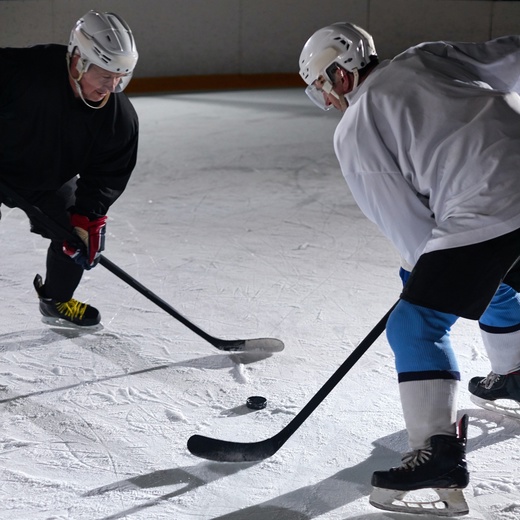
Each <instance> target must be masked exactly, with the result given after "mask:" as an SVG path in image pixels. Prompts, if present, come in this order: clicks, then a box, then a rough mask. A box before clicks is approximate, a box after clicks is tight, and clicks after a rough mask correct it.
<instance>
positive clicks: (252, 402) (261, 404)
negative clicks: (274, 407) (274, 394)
mask: <svg viewBox="0 0 520 520" xmlns="http://www.w3.org/2000/svg"><path fill="white" fill-rule="evenodd" d="M246 406H247V407H248V408H251V410H261V409H262V408H265V407H266V406H267V399H266V398H265V397H262V396H260V395H253V396H251V397H248V398H247V401H246Z"/></svg>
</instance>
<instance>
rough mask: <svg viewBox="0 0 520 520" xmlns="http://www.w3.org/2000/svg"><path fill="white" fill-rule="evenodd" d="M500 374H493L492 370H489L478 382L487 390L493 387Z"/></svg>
mask: <svg viewBox="0 0 520 520" xmlns="http://www.w3.org/2000/svg"><path fill="white" fill-rule="evenodd" d="M501 377H502V376H501V375H499V374H495V373H494V372H490V373H489V374H488V375H487V376H486V377H485V378H484V379H482V381H481V382H480V384H481V385H482V386H483V387H484V388H485V389H486V390H489V389H490V388H492V387H493V385H494V384H495V383H496V382H497V381H498V380H499V379H500V378H501Z"/></svg>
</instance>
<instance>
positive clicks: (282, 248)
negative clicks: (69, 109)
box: [0, 89, 520, 520]
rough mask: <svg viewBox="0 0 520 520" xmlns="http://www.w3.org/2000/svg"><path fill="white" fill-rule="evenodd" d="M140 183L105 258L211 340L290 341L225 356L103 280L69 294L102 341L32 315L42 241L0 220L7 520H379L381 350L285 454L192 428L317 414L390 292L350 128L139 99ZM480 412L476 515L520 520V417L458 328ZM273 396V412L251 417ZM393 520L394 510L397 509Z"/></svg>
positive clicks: (298, 117) (124, 205)
mask: <svg viewBox="0 0 520 520" xmlns="http://www.w3.org/2000/svg"><path fill="white" fill-rule="evenodd" d="M133 102H134V104H135V106H136V108H137V110H138V112H139V115H140V120H141V132H142V133H141V142H140V156H139V162H138V165H137V168H136V171H135V173H134V175H133V178H132V180H131V182H130V184H129V186H128V189H127V191H126V192H125V194H124V195H123V196H122V197H121V199H120V200H119V201H118V202H117V203H116V204H115V205H114V206H113V208H112V210H111V211H110V215H109V223H108V236H107V249H106V251H105V253H106V257H107V258H109V259H110V260H111V261H112V262H114V263H116V264H117V265H118V266H119V267H120V268H122V269H123V270H125V271H126V272H128V273H129V274H130V275H131V276H132V277H134V278H135V279H137V280H139V281H140V282H141V283H142V284H144V285H145V286H146V287H147V288H149V289H150V290H151V291H153V292H154V293H155V294H157V295H159V296H160V297H161V298H163V299H164V300H165V301H166V302H168V303H169V304H170V305H171V306H172V307H173V308H175V309H176V310H177V311H179V312H181V313H182V314H183V315H184V316H186V317H188V318H189V319H190V320H191V321H192V322H193V323H195V324H197V326H199V327H200V328H201V329H203V330H205V331H207V332H208V333H210V334H212V335H214V336H216V337H219V338H224V339H243V338H262V337H270V338H279V339H280V340H282V341H283V342H284V343H285V349H284V350H283V351H281V352H276V353H272V354H269V353H262V352H257V353H256V354H253V353H245V354H244V353H225V352H221V351H219V350H217V349H216V348H214V347H213V346H212V345H210V344H209V343H208V342H206V341H205V340H204V339H202V338H201V337H199V336H198V335H196V334H194V333H193V332H192V331H191V330H189V329H188V328H186V327H185V326H184V325H182V324H181V323H180V322H179V321H177V320H176V319H174V318H173V317H172V316H170V315H168V314H167V313H166V312H164V311H163V310H162V309H160V308H159V307H158V306H157V305H155V304H154V303H152V302H151V301H149V300H148V299H147V298H145V297H143V295H142V294H139V293H138V292H137V291H136V290H134V289H132V288H131V287H129V286H128V285H127V284H125V283H124V282H122V281H121V280H119V279H118V278H117V277H115V276H114V275H113V274H112V273H110V272H109V271H108V270H106V269H105V268H104V267H102V266H99V267H97V268H96V269H94V270H92V271H90V272H88V273H87V274H86V275H85V277H84V280H83V282H82V284H81V285H80V288H79V289H78V291H77V293H76V297H77V298H78V299H82V300H87V301H89V302H91V303H93V304H95V305H96V306H97V307H98V308H99V309H100V311H101V313H102V315H103V326H104V328H103V329H102V330H100V331H98V332H95V333H92V334H87V333H81V334H79V333H71V332H70V331H66V330H60V329H57V328H49V327H48V326H47V325H44V324H43V323H41V321H40V316H39V313H38V308H37V300H36V296H35V294H34V290H33V288H32V280H33V278H34V275H35V274H36V273H37V272H39V273H41V274H43V271H44V265H45V255H46V246H47V244H46V242H45V240H43V239H42V238H40V237H38V236H36V235H32V234H30V233H29V225H28V221H27V218H26V217H25V216H24V214H23V213H21V211H19V210H15V209H8V208H5V207H3V208H2V211H3V216H2V221H1V223H0V240H1V243H2V255H1V258H0V273H1V274H0V282H1V290H2V312H1V313H0V401H1V402H0V406H1V412H0V413H1V415H0V417H1V420H0V475H1V477H0V519H1V520H44V519H45V520H51V519H52V520H65V519H67V520H72V519H73V520H109V519H116V518H131V519H136V520H137V519H146V520H159V519H161V520H162V519H170V520H171V519H175V520H193V519H202V520H206V519H221V520H224V519H225V520H246V519H247V520H251V519H253V520H255V519H256V520H259V519H262V520H269V519H271V518H276V519H278V520H295V519H302V520H303V519H320V520H343V519H361V518H363V519H370V520H382V519H388V518H390V517H391V516H392V515H391V514H388V513H387V514H385V513H383V512H381V511H378V510H375V509H374V508H372V507H371V506H370V505H369V503H368V494H369V492H370V475H371V473H372V472H373V471H374V470H376V469H384V468H386V467H389V466H391V465H395V464H397V463H398V462H399V459H400V453H401V452H402V451H405V450H406V440H405V435H404V430H403V428H404V425H403V421H402V419H401V413H400V405H399V399H398V393H397V385H396V377H395V374H394V369H393V357H392V354H391V351H390V349H389V347H388V344H387V343H386V340H385V338H384V336H383V337H381V338H380V339H378V340H377V341H376V343H375V344H374V345H373V346H372V347H371V348H370V350H369V351H368V352H367V353H366V354H365V355H364V356H363V357H362V358H361V360H360V361H359V362H358V363H357V365H356V366H355V367H354V368H353V369H352V370H351V371H350V373H349V374H347V376H346V377H345V378H344V379H343V380H342V381H341V383H340V384H339V385H338V386H337V387H336V388H335V389H334V390H333V391H332V393H331V394H330V395H329V396H328V397H327V398H326V399H325V400H324V402H323V403H322V404H321V405H320V406H319V407H318V408H317V409H316V410H315V411H314V412H313V413H312V415H311V416H310V417H309V418H308V419H307V420H306V421H305V422H304V424H303V425H302V426H301V427H300V428H299V429H298V430H297V431H296V432H295V433H294V435H293V436H292V437H291V438H290V439H289V440H288V441H287V443H286V444H285V445H284V446H283V447H282V448H281V449H280V450H279V451H278V452H277V453H276V454H275V455H274V456H273V457H271V458H268V459H266V460H264V461H262V462H260V463H243V464H235V463H215V462H209V461H206V460H203V459H199V458H196V457H195V456H193V455H191V454H190V453H189V451H188V450H187V448H186V443H187V440H188V439H189V438H190V436H192V435H194V434H201V435H206V436H211V437H215V438H219V439H225V440H230V441H240V442H249V441H258V440H263V439H266V438H269V437H271V436H273V435H275V434H276V433H277V432H278V431H280V430H281V429H282V428H283V427H284V426H285V425H287V423H288V422H289V421H290V420H291V419H292V418H293V417H294V416H295V415H296V414H297V413H298V412H299V411H300V410H301V409H302V408H303V407H304V406H305V404H306V403H307V402H308V401H309V400H310V399H311V398H312V396H313V395H314V394H315V393H316V392H317V391H318V390H319V388H320V387H321V386H322V385H323V384H324V383H325V381H326V380H327V379H328V378H329V377H330V376H331V375H332V373H333V372H334V371H335V370H336V368H337V367H338V366H339V365H340V364H341V363H342V362H343V361H344V359H345V358H346V357H347V355H348V354H349V353H350V352H351V351H352V350H353V349H354V347H355V346H356V345H357V344H358V343H359V342H360V341H361V340H362V339H363V338H364V337H365V335H366V334H367V333H368V332H369V331H370V330H371V329H372V327H373V326H374V325H375V324H376V323H377V322H378V321H379V319H380V318H381V317H382V316H383V315H384V314H385V313H386V311H387V310H388V308H389V307H390V306H391V305H392V304H393V302H394V301H395V300H396V299H397V297H398V294H399V290H400V285H399V280H398V276H397V263H398V262H397V256H396V255H395V253H394V252H393V250H392V249H391V247H390V245H389V244H388V243H387V242H386V241H385V239H383V238H382V237H381V236H380V234H379V233H378V231H377V230H376V229H375V228H374V226H373V225H372V224H370V223H369V222H368V221H367V220H366V219H365V218H364V217H363V216H362V215H361V213H360V211H359V209H358V208H357V206H356V205H355V203H354V202H353V199H352V197H351V195H350V193H349V191H348V188H347V186H346V185H345V183H344V181H343V178H342V177H341V174H340V171H339V169H338V165H337V163H336V159H335V157H334V152H333V148H332V135H333V132H334V127H335V124H336V122H337V120H338V117H339V116H338V114H330V113H327V114H326V113H322V112H320V111H319V110H317V109H315V108H314V107H313V106H312V105H311V104H309V102H308V100H307V98H306V96H305V94H304V93H303V90H301V89H295V90H269V91H246V92H221V93H202V94H182V95H161V96H153V97H152V96H142V97H134V98H133ZM453 340H454V343H455V345H456V349H457V352H458V356H459V359H460V364H461V368H462V372H463V373H462V376H463V380H464V382H463V384H462V391H461V396H460V403H459V404H460V409H461V410H465V411H467V412H468V413H469V415H470V441H469V447H468V460H469V465H470V468H471V470H472V482H471V485H470V487H469V488H468V491H467V496H468V501H469V502H470V507H471V512H470V515H468V517H467V518H485V519H490V518H492V519H494V520H511V519H513V518H518V517H519V516H520V478H519V472H518V468H519V467H520V455H519V450H518V443H519V436H520V423H519V422H518V421H515V420H514V419H508V418H500V417H497V416H496V415H493V414H492V413H491V412H488V411H485V410H481V409H476V408H475V406H474V405H472V404H471V402H470V401H469V396H468V394H467V392H466V391H465V390H464V388H465V383H467V381H468V379H469V378H470V377H471V376H474V375H480V374H482V375H486V374H487V371H488V364H487V361H486V359H485V356H484V353H483V348H482V346H481V344H480V337H479V334H478V330H477V327H476V324H475V323H472V322H468V321H460V322H459V323H457V325H456V327H455V328H454V331H453ZM251 395H262V396H265V397H266V398H267V400H268V404H267V407H266V408H265V409H263V410H259V411H251V410H249V409H247V408H246V406H245V402H246V399H247V397H248V396H251ZM392 518H393V517H392Z"/></svg>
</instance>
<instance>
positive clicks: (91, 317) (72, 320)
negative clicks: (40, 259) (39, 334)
mask: <svg viewBox="0 0 520 520" xmlns="http://www.w3.org/2000/svg"><path fill="white" fill-rule="evenodd" d="M34 288H35V289H36V292H37V293H38V298H39V299H40V312H41V314H42V316H43V321H44V322H45V323H48V324H51V325H67V324H68V325H70V324H72V325H75V326H77V327H95V326H97V325H98V324H99V322H100V321H101V315H100V314H99V312H98V310H97V309H96V308H94V307H92V306H91V305H88V304H86V303H81V302H79V301H78V300H75V299H74V298H72V299H70V300H69V301H68V302H58V301H56V300H53V299H51V298H47V296H46V295H45V287H44V285H43V281H42V277H41V276H40V275H39V274H37V275H36V277H35V279H34Z"/></svg>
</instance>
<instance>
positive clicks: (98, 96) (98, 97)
mask: <svg viewBox="0 0 520 520" xmlns="http://www.w3.org/2000/svg"><path fill="white" fill-rule="evenodd" d="M107 94H108V92H105V93H101V92H98V91H97V90H96V91H94V92H92V93H91V94H89V96H88V97H87V100H88V101H93V102H94V103H98V102H99V101H103V99H105V97H106V96H107Z"/></svg>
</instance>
